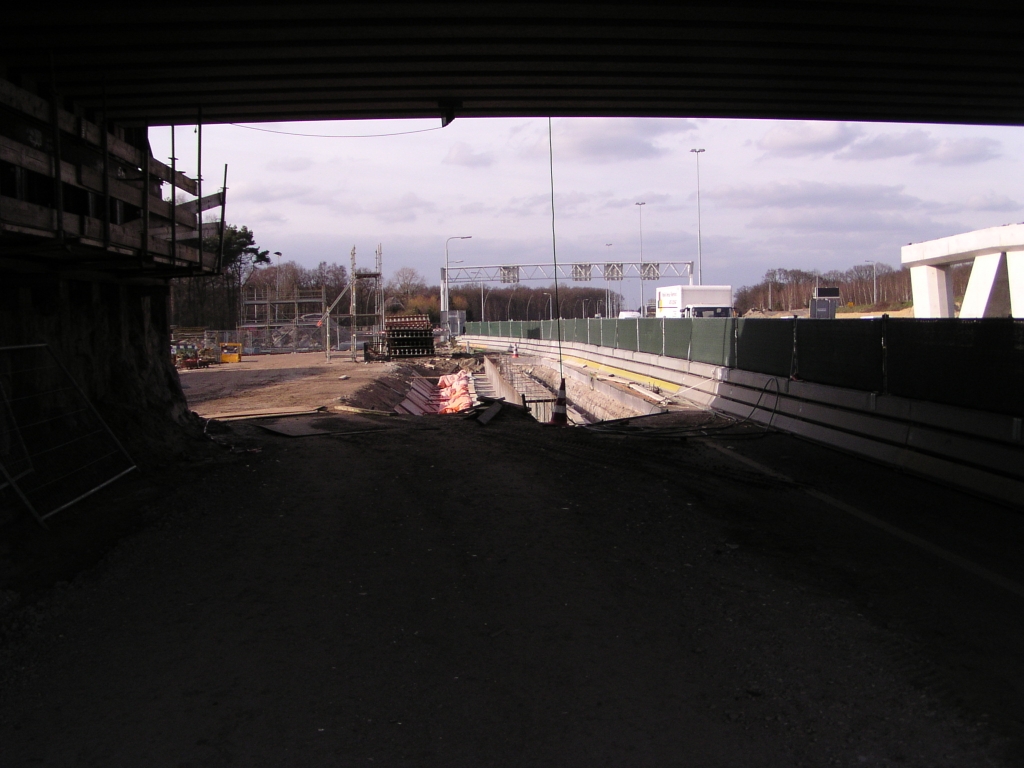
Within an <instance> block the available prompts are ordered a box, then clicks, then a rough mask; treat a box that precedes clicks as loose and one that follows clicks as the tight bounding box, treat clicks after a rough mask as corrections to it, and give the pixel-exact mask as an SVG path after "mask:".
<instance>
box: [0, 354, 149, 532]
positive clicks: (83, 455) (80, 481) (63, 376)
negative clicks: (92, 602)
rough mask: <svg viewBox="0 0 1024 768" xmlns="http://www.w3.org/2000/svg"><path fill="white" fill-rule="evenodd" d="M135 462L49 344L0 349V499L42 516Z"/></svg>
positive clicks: (117, 474) (104, 483)
mask: <svg viewBox="0 0 1024 768" xmlns="http://www.w3.org/2000/svg"><path fill="white" fill-rule="evenodd" d="M134 468H135V464H134V462H132V460H131V458H130V457H129V456H128V454H127V453H126V452H125V450H124V448H123V447H122V446H121V444H120V443H119V442H118V440H117V438H116V437H114V434H113V433H112V432H111V431H110V429H109V428H108V427H107V425H106V424H105V423H104V422H103V420H102V419H101V418H100V416H99V414H98V413H97V412H96V410H95V409H94V408H93V406H92V404H91V403H90V402H89V401H88V399H87V398H86V397H85V394H84V393H83V392H82V390H81V389H79V387H78V385H77V384H76V383H75V381H74V380H73V379H72V378H71V376H70V374H69V373H68V372H67V370H66V369H65V368H64V366H62V365H61V364H60V361H59V360H57V358H56V357H55V356H54V354H53V352H52V351H51V350H50V348H49V347H48V346H46V345H45V344H36V345H31V346H25V347H4V348H0V489H2V496H0V506H7V505H16V504H18V503H22V504H24V505H25V506H26V507H28V509H29V510H30V511H31V512H32V514H33V515H35V517H36V518H37V519H38V520H39V521H40V522H42V521H43V520H45V519H46V518H48V517H49V516H50V515H53V514H55V513H56V512H59V511H60V510H62V509H64V508H66V507H68V506H70V505H71V504H74V503H75V502H77V501H79V500H80V499H82V498H84V497H86V496H88V495H89V494H91V493H93V492H94V491H97V490H99V489H100V488H102V487H104V486H105V485H108V484H109V483H111V482H113V481H114V480H116V479H117V478H119V477H121V476H122V475H124V474H125V473H127V472H130V471H131V470H132V469H134Z"/></svg>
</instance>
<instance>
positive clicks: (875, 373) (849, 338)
mask: <svg viewBox="0 0 1024 768" xmlns="http://www.w3.org/2000/svg"><path fill="white" fill-rule="evenodd" d="M796 375H797V376H798V377H799V378H801V379H803V380H804V381H814V382H817V383H818V384H831V385H832V386H835V387H848V388H849V389H862V390H866V391H868V392H881V391H882V321H881V320H880V319H879V320H797V321H796Z"/></svg>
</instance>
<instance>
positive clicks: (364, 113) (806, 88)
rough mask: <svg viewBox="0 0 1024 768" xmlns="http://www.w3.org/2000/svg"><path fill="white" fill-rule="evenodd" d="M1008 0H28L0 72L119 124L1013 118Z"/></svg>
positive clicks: (1014, 59) (1020, 84) (11, 23)
mask: <svg viewBox="0 0 1024 768" xmlns="http://www.w3.org/2000/svg"><path fill="white" fill-rule="evenodd" d="M1022 32H1024V6H1021V5H1020V4H1019V3H1008V2H990V1H986V2H974V3H970V4H967V3H963V2H959V0H957V1H955V2H954V1H952V0H945V1H943V0H936V1H933V2H927V3H924V2H886V3H876V2H864V1H863V0H859V1H857V2H843V1H837V2H793V1H790V2H770V3H769V2H758V3H752V2H746V1H739V2H737V1H735V0H734V1H732V2H730V1H729V0H716V2H713V3H712V2H707V1H703V2H686V3H678V2H672V3H666V2H647V3H643V4H625V3H612V2H591V3H503V4H481V3H468V2H446V3H439V2H417V3H412V2H406V1H402V0H385V1H384V2H377V3H366V4H359V5H356V4H350V3H326V2H321V3H315V2H314V3H303V4H291V3H269V2H248V3H244V4H242V3H229V4H224V5H217V6H209V5H206V4H203V5H199V4H196V3H184V4H182V3H177V4H173V5H168V4H164V5H155V4H139V5H137V6H135V7H130V6H126V5H124V4H118V7H117V8H109V9H106V10H96V9H95V8H93V7H86V6H84V5H83V6H79V7H78V8H76V9H72V10H65V11H61V12H54V11H53V10H52V9H51V8H50V7H48V6H41V5H32V4H22V5H21V6H20V7H18V8H17V9H13V10H8V11H6V12H5V19H4V23H3V25H2V26H0V77H4V76H6V77H7V78H8V79H10V80H12V81H14V82H15V83H16V84H18V85H22V86H25V87H29V88H30V89H32V90H39V91H47V90H50V89H51V88H52V89H55V90H56V92H57V93H58V94H60V95H61V96H62V97H64V98H66V99H67V100H69V101H72V102H74V103H76V104H78V105H80V106H81V107H83V108H85V109H86V110H87V111H88V112H89V113H92V114H97V113H102V112H105V113H106V114H107V115H108V117H109V118H110V119H113V120H116V121H118V122H121V123H122V124H126V125H131V124H140V123H143V122H148V123H149V124H150V125H155V124H169V123H191V122H195V121H196V118H197V115H198V113H199V109H200V107H201V108H202V115H203V119H204V120H206V121H213V122H230V121H278V120H300V119H329V118H380V117H449V118H451V117H453V116H460V115H463V116H538V115H564V116H569V115H593V116H616V115H630V116H708V117H747V118H804V119H830V120H834V119H856V120H884V121H907V122H963V123H993V124H1019V123H1021V122H1022V121H1024V98H1022V97H1024V76H1022V75H1024V56H1022V55H1021V54H1022V52H1024V50H1022V49H1024V43H1022V41H1024V34H1022Z"/></svg>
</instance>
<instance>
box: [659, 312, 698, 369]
mask: <svg viewBox="0 0 1024 768" xmlns="http://www.w3.org/2000/svg"><path fill="white" fill-rule="evenodd" d="M692 335H693V320H690V319H689V318H678V317H674V318H668V317H667V318H665V356H666V357H677V358H679V359H680V360H686V359H687V355H689V353H690V338H691V336H692Z"/></svg>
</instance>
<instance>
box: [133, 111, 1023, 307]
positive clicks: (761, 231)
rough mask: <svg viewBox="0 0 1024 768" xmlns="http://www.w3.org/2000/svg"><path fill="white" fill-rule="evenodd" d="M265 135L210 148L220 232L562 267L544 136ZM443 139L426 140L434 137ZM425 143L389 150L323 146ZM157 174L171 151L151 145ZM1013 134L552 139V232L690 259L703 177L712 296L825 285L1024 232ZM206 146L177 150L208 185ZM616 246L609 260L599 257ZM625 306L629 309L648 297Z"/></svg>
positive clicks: (511, 126)
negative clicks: (830, 278) (1000, 231)
mask: <svg viewBox="0 0 1024 768" xmlns="http://www.w3.org/2000/svg"><path fill="white" fill-rule="evenodd" d="M437 126H438V121H436V120H430V121H427V120H411V121H352V122H334V123H297V124H273V125H268V126H265V127H267V128H272V129H275V130H282V131H292V132H295V133H311V134H318V136H317V137H303V136H282V135H277V134H268V133H262V132H258V131H252V130H247V129H245V128H240V127H235V126H206V127H204V130H203V146H204V152H205V156H204V161H203V162H204V165H203V174H204V189H206V190H210V189H211V188H213V187H214V186H218V185H219V183H220V179H221V174H222V173H223V164H224V163H228V164H229V166H230V167H229V176H228V187H229V191H228V219H229V220H230V221H231V222H232V223H235V224H239V225H242V224H244V225H246V226H248V227H250V228H251V229H252V230H253V231H254V232H255V233H256V238H257V242H258V243H259V244H260V245H261V246H262V247H263V248H267V249H268V250H271V251H281V252H282V253H284V254H285V258H291V259H294V260H296V261H298V262H300V263H303V264H306V265H314V264H316V263H317V262H319V261H323V260H325V261H339V262H341V263H347V260H348V257H347V254H348V251H349V250H350V249H351V247H352V245H353V244H355V245H356V248H357V254H358V257H359V261H360V264H369V260H370V259H371V258H372V252H373V249H374V247H375V246H376V244H377V243H382V244H383V248H384V265H385V270H386V271H387V272H391V271H393V270H396V269H398V268H400V267H404V266H411V267H414V268H416V269H418V270H419V271H420V272H421V273H423V275H424V276H425V277H427V279H428V280H430V281H431V282H436V281H437V279H438V270H439V268H440V266H441V264H442V262H443V258H444V241H445V239H446V238H448V237H451V236H454V235H472V237H473V239H472V240H465V241H458V242H452V243H451V244H450V250H451V253H452V258H453V259H460V260H462V261H464V262H465V263H466V264H468V265H472V264H496V263H515V262H518V263H536V262H546V261H550V259H551V189H550V176H549V168H548V129H547V120H546V119H508V120H504V119H490V120H485V119H479V120H467V119H458V120H456V121H455V122H453V123H452V124H451V125H449V126H448V127H446V128H443V129H439V128H438V127H437ZM431 129H432V130H431ZM403 131H425V132H418V133H413V134H409V135H399V136H381V137H379V138H359V139H353V138H340V137H339V138H324V137H323V136H324V135H337V136H352V135H363V136H365V135H373V134H393V133H396V132H403ZM150 138H151V144H152V146H153V151H154V154H155V155H156V157H157V158H160V159H165V158H166V157H167V156H168V155H169V147H170V141H169V138H170V133H169V129H166V128H154V129H152V130H151V131H150ZM1022 138H1024V134H1022V132H1021V129H1020V128H1008V127H979V126H945V125H917V126H914V125H894V124H881V123H880V124H871V123H826V122H799V121H791V122H784V121H768V120H751V121H741V120H710V119H697V120H672V119H568V118H566V119H558V118H556V119H555V120H554V121H553V154H554V180H555V203H556V217H555V224H556V231H557V233H558V238H559V242H558V253H559V258H560V259H563V260H565V261H609V260H611V261H614V260H636V259H638V258H639V252H640V215H641V214H640V208H639V207H638V206H636V205H635V203H637V202H644V203H645V205H644V206H643V208H642V210H643V213H642V216H643V251H644V257H645V260H649V261H689V260H693V259H696V257H697V194H696V193H697V173H696V171H697V168H696V156H695V155H694V154H693V153H691V152H690V150H691V149H694V148H703V149H705V150H706V151H705V152H704V153H702V154H701V155H700V180H701V217H702V218H701V231H702V245H703V263H704V275H705V282H709V283H710V282H714V283H731V284H733V285H735V286H739V285H743V284H749V283H752V282H754V281H756V280H758V279H760V277H761V276H762V275H763V274H764V272H765V271H766V270H767V269H769V268H773V267H791V268H792V267H798V268H801V269H808V270H813V269H819V270H822V271H827V270H829V269H835V268H847V267H849V266H852V265H854V264H859V263H863V262H864V260H865V259H878V260H881V261H884V262H886V263H888V264H891V265H892V266H898V264H899V249H900V246H902V245H904V244H906V243H908V242H911V241H920V240H925V239H931V238H936V237H943V236H945V235H950V234H954V233H956V232H961V231H966V230H969V229H975V228H979V227H988V226H995V225H999V224H1005V223H1009V222H1014V221H1020V220H1022V219H1024V215H1022V213H1024V212H1022V210H1021V208H1022V205H1021V203H1020V202H1019V201H1020V200H1024V191H1022V189H1021V184H1022V181H1021V179H1022V178H1024V173H1022V171H1024V168H1022V167H1021V166H1022V159H1024V157H1022V156H1024V140H1022ZM194 142H195V135H194V133H193V130H192V129H191V128H188V127H182V128H179V129H178V132H177V145H178V167H179V168H181V169H182V170H184V171H185V172H186V173H188V174H190V175H194V174H195V171H196V160H195V154H194V152H195V143H194ZM607 243H612V245H611V246H608V245H606V244H607ZM623 289H624V291H625V293H626V295H627V298H629V299H630V300H631V301H635V300H636V299H638V297H639V289H638V287H637V286H636V284H635V283H634V284H629V283H627V284H625V285H624V286H623Z"/></svg>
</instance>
